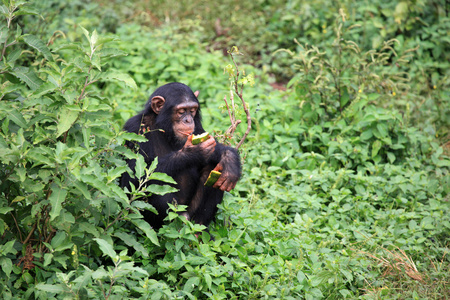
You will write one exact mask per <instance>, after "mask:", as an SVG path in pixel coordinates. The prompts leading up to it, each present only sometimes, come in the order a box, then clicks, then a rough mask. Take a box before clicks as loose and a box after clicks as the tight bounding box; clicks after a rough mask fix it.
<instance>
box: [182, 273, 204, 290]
mask: <svg viewBox="0 0 450 300" xmlns="http://www.w3.org/2000/svg"><path fill="white" fill-rule="evenodd" d="M199 283H200V278H199V277H197V276H195V277H191V278H189V279H188V281H186V284H185V285H184V288H183V291H185V292H188V293H190V292H192V291H193V290H194V288H195V287H196V286H198V285H199Z"/></svg>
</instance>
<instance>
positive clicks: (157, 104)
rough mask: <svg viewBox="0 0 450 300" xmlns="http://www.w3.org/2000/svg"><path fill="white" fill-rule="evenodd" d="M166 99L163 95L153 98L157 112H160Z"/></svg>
mask: <svg viewBox="0 0 450 300" xmlns="http://www.w3.org/2000/svg"><path fill="white" fill-rule="evenodd" d="M165 102H166V100H165V99H164V98H163V97H161V96H155V97H153V98H152V109H153V111H154V112H155V114H159V113H160V112H161V110H162V108H163V106H164V103H165Z"/></svg>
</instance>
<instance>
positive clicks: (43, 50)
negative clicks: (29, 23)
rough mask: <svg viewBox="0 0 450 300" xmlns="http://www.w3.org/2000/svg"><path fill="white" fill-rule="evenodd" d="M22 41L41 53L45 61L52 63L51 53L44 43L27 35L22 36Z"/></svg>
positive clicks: (35, 37)
mask: <svg viewBox="0 0 450 300" xmlns="http://www.w3.org/2000/svg"><path fill="white" fill-rule="evenodd" d="M23 40H24V41H25V43H27V44H28V45H29V46H31V47H33V48H34V49H36V50H37V51H39V52H40V53H42V54H43V55H44V57H45V58H46V59H47V60H49V61H53V56H52V53H51V52H50V50H49V49H48V47H47V45H45V44H44V42H42V41H41V40H40V39H39V38H38V37H37V36H34V35H32V34H27V35H24V36H23Z"/></svg>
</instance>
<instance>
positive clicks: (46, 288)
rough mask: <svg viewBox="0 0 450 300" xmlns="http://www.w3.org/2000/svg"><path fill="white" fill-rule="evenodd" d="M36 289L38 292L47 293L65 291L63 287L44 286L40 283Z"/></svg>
mask: <svg viewBox="0 0 450 300" xmlns="http://www.w3.org/2000/svg"><path fill="white" fill-rule="evenodd" d="M36 288H37V289H38V290H41V291H44V292H47V293H55V294H58V293H62V292H64V291H65V289H64V287H63V286H62V285H59V284H58V285H52V284H44V283H38V284H37V285H36Z"/></svg>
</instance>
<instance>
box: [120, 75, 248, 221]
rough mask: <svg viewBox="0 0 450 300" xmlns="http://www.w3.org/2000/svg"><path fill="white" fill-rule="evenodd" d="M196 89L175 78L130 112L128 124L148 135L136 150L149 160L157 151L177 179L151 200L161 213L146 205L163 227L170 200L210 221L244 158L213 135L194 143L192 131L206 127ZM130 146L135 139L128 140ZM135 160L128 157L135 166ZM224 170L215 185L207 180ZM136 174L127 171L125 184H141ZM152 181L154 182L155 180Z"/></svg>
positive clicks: (161, 167)
mask: <svg viewBox="0 0 450 300" xmlns="http://www.w3.org/2000/svg"><path fill="white" fill-rule="evenodd" d="M197 97H198V91H197V92H195V93H193V92H192V90H191V89H190V88H189V87H188V86H186V85H185V84H182V83H178V82H173V83H169V84H166V85H163V86H161V87H159V88H158V89H156V91H155V92H154V93H153V94H152V95H151V96H150V99H149V100H148V101H147V104H146V105H145V108H144V110H143V111H142V112H140V113H139V114H138V115H136V116H134V117H132V118H130V119H129V120H128V121H127V122H126V124H125V126H124V129H125V130H126V131H129V132H134V133H138V134H144V135H145V137H146V138H147V139H148V141H146V142H143V143H139V144H138V145H137V146H138V149H139V150H138V151H139V153H141V154H142V155H143V156H144V158H145V161H146V163H147V165H150V164H151V163H152V161H153V159H154V158H155V157H158V166H157V168H156V171H157V172H162V173H166V174H168V175H169V176H171V177H172V178H173V179H174V180H175V181H176V182H177V186H176V187H177V188H178V190H179V191H178V192H176V193H170V194H166V195H164V196H159V195H151V196H150V197H148V199H147V200H148V202H149V203H150V204H151V205H153V206H154V207H155V208H156V210H157V211H158V215H156V214H154V213H152V212H150V211H144V212H143V214H144V218H145V220H146V221H147V222H149V223H150V225H152V226H153V228H160V227H161V226H162V225H163V220H164V218H165V217H166V216H167V209H168V203H173V202H175V201H176V203H178V204H182V205H187V211H186V212H184V213H183V215H184V216H185V217H186V218H187V219H189V220H192V221H195V222H196V223H198V224H203V225H205V226H208V224H209V223H210V222H211V221H212V220H213V218H214V215H215V213H216V212H217V205H218V204H219V203H221V202H222V198H223V193H224V191H228V192H229V191H230V190H232V189H233V188H234V187H235V186H236V183H237V181H238V180H239V178H240V176H241V162H240V157H239V154H238V152H237V151H236V149H234V148H231V147H228V146H225V145H223V144H220V143H219V142H217V141H216V140H215V139H214V138H213V137H211V136H210V137H209V139H208V140H206V141H204V142H202V143H200V144H197V145H193V144H192V135H193V134H201V133H204V132H205V130H204V129H203V127H202V124H201V116H200V104H199V102H198V99H197ZM129 146H131V144H129ZM135 164H136V161H135V160H130V161H128V165H129V167H130V169H131V170H132V171H134V169H135ZM213 169H214V170H216V171H220V172H222V175H221V176H220V177H219V179H218V180H217V182H216V183H215V184H214V185H213V186H212V187H207V186H204V183H205V181H206V179H207V178H208V175H209V173H210V171H211V170H213ZM138 180H139V179H138V178H135V177H134V176H130V175H129V174H128V173H125V174H124V175H123V176H122V179H121V186H122V187H129V185H130V183H131V184H134V185H135V186H137V183H138ZM152 183H154V182H152Z"/></svg>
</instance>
